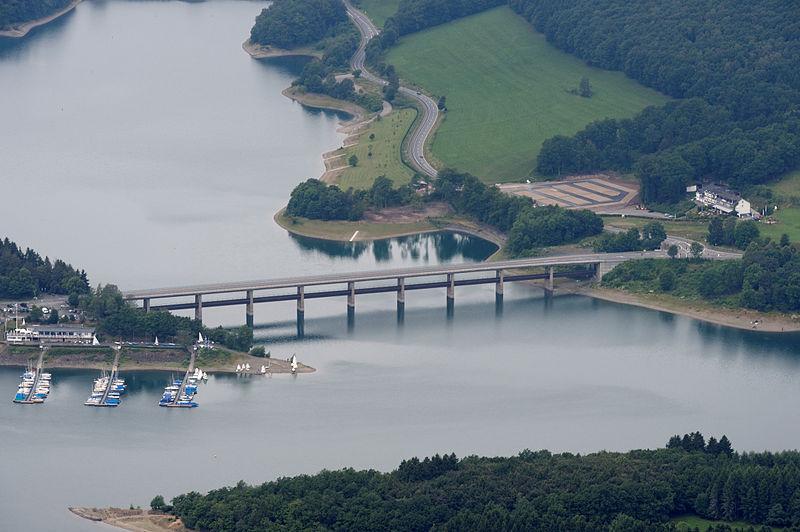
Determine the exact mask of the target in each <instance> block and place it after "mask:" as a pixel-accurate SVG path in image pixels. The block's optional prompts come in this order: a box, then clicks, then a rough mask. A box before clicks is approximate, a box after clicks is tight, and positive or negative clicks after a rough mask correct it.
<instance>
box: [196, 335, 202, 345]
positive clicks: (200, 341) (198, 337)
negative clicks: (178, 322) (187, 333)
mask: <svg viewBox="0 0 800 532" xmlns="http://www.w3.org/2000/svg"><path fill="white" fill-rule="evenodd" d="M197 343H198V344H202V343H203V333H200V332H199V333H197Z"/></svg>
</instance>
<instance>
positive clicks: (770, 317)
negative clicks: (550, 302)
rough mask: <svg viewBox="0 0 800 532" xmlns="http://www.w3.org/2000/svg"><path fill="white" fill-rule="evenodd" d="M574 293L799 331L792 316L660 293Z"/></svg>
mask: <svg viewBox="0 0 800 532" xmlns="http://www.w3.org/2000/svg"><path fill="white" fill-rule="evenodd" d="M576 293H581V294H585V295H587V296H590V297H594V298H597V299H602V300H604V301H612V302H614V303H622V304H625V305H634V306H637V307H643V308H649V309H652V310H660V311H662V312H670V313H672V314H680V315H681V316H687V317H689V318H694V319H696V320H700V321H705V322H708V323H714V324H717V325H724V326H725V327H734V328H736V329H747V330H756V331H763V332H775V333H781V332H796V331H800V317H797V319H793V318H792V316H788V315H786V314H779V313H772V312H770V313H765V312H758V311H755V310H748V309H727V308H720V307H715V306H712V305H711V304H709V303H705V302H703V301H694V300H686V299H680V298H676V297H673V296H669V295H664V294H636V293H631V292H625V291H622V290H612V289H609V288H599V287H592V288H585V289H582V290H576ZM755 322H758V323H755Z"/></svg>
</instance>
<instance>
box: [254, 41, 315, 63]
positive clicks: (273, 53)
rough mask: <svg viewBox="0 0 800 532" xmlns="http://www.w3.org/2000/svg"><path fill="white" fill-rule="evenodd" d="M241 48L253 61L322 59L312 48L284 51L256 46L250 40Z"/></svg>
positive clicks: (271, 47)
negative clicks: (300, 58) (277, 58)
mask: <svg viewBox="0 0 800 532" xmlns="http://www.w3.org/2000/svg"><path fill="white" fill-rule="evenodd" d="M242 48H243V49H244V51H245V52H247V53H248V54H250V57H252V58H253V59H269V58H270V57H290V56H308V57H318V58H322V52H320V51H319V50H314V49H313V48H292V49H291V50H285V49H283V48H275V47H274V46H264V45H261V44H256V43H254V42H253V41H251V40H250V39H247V40H246V41H244V42H243V43H242Z"/></svg>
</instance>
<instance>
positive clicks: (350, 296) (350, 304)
mask: <svg viewBox="0 0 800 532" xmlns="http://www.w3.org/2000/svg"><path fill="white" fill-rule="evenodd" d="M347 308H348V309H351V308H353V309H354V308H356V283H354V282H352V281H351V282H349V283H347Z"/></svg>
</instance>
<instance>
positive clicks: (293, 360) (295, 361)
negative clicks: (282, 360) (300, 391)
mask: <svg viewBox="0 0 800 532" xmlns="http://www.w3.org/2000/svg"><path fill="white" fill-rule="evenodd" d="M295 371H297V356H295V355H292V373H294V372H295Z"/></svg>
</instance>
